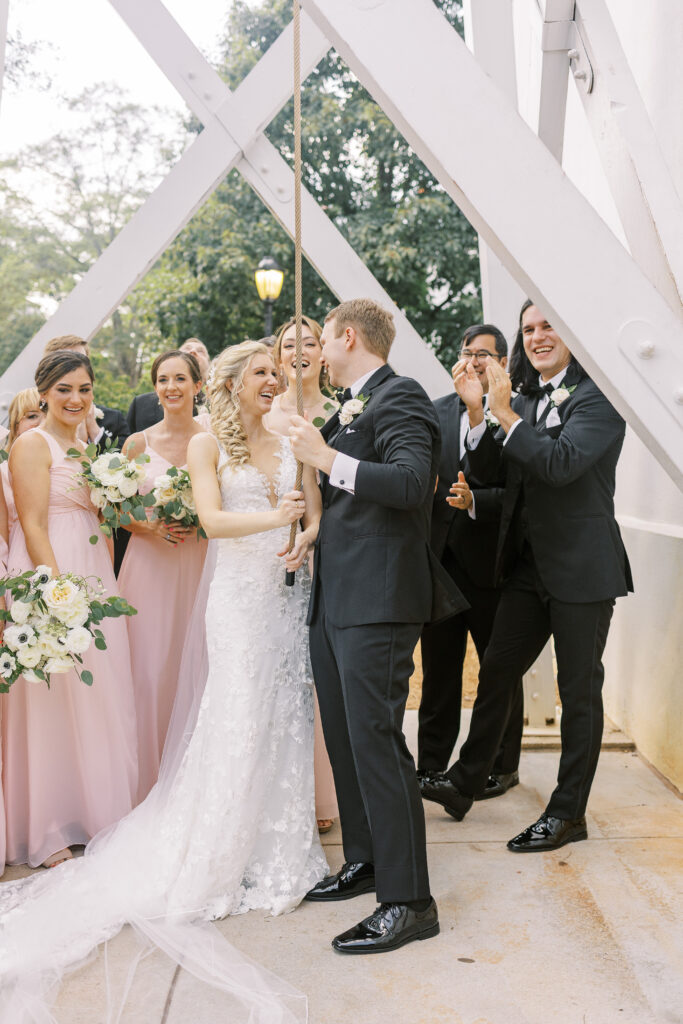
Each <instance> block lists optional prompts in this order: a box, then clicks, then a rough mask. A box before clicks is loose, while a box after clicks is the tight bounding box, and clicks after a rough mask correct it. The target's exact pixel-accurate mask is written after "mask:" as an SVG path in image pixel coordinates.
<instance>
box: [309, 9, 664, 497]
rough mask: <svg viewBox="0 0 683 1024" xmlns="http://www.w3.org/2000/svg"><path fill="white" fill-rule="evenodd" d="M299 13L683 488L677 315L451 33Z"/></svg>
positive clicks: (412, 22) (344, 12)
mask: <svg viewBox="0 0 683 1024" xmlns="http://www.w3.org/2000/svg"><path fill="white" fill-rule="evenodd" d="M303 5H304V7H305V9H306V11H307V12H308V13H309V14H310V15H311V17H312V18H313V19H314V20H315V21H316V23H317V24H318V25H319V27H320V28H321V29H322V31H323V32H324V33H325V35H326V36H327V38H328V39H329V40H330V42H331V43H332V44H333V45H334V47H335V48H336V50H337V51H338V52H339V53H340V55H341V56H342V57H343V58H344V60H346V62H347V63H348V64H349V66H350V68H351V70H352V71H353V72H354V73H355V74H356V75H357V77H358V78H359V79H360V81H361V82H362V83H363V85H364V86H365V87H366V88H367V89H368V90H369V92H370V93H371V94H372V95H373V96H374V98H375V99H376V100H377V101H378V102H379V103H380V104H381V106H382V107H383V108H384V110H385V112H386V113H387V114H388V116H389V117H391V118H392V120H393V121H394V123H395V124H396V125H397V127H398V128H399V129H400V130H401V131H402V132H403V134H404V136H405V137H406V139H407V140H408V142H409V143H410V144H411V145H412V146H413V148H414V149H415V151H416V152H417V154H418V155H419V156H420V157H421V158H422V160H423V161H424V162H425V164H426V165H427V166H428V167H429V169H430V170H431V171H432V173H433V174H434V175H435V176H436V177H437V179H438V180H439V181H440V182H441V184H442V185H443V186H444V188H445V189H446V190H447V191H448V193H449V194H450V195H451V197H452V198H453V199H454V200H455V201H456V202H457V203H458V205H459V206H460V207H461V209H462V210H463V212H464V213H465V214H466V216H467V217H468V219H469V220H470V221H471V223H472V224H473V225H474V227H475V228H476V229H477V230H478V231H479V232H480V233H481V234H482V235H483V236H484V238H485V240H486V242H487V243H488V244H489V245H490V246H491V247H492V248H493V249H494V251H495V252H496V253H497V254H498V256H499V257H500V258H501V260H502V261H503V263H504V264H505V266H506V267H507V269H508V270H509V271H510V272H511V273H512V274H513V275H514V277H515V278H516V279H517V281H519V283H520V284H521V285H522V287H523V288H524V289H525V291H527V293H528V294H529V295H530V296H531V297H532V298H533V299H534V300H535V301H536V302H538V304H539V305H540V306H541V307H542V308H543V309H544V310H545V311H546V312H547V314H548V316H549V317H551V318H552V321H553V323H554V324H555V325H556V327H557V329H558V330H559V332H560V334H561V335H562V337H564V339H565V340H566V342H567V344H568V345H569V346H570V348H571V349H572V351H573V352H574V353H575V355H576V356H577V358H578V359H579V360H580V361H581V362H582V363H583V364H584V366H585V367H586V370H587V371H588V372H589V373H590V375H591V376H592V377H593V378H594V379H595V381H596V383H597V384H598V385H599V386H600V387H601V388H602V390H603V391H604V392H605V394H606V395H607V396H608V397H609V399H610V400H611V401H612V402H613V403H614V404H615V405H616V407H617V408H618V409H619V411H620V412H621V413H622V414H623V415H624V416H625V417H626V418H627V419H628V421H629V423H630V424H631V426H632V427H633V428H634V430H635V431H636V432H637V433H638V434H639V436H640V437H641V438H642V440H643V441H644V442H645V444H646V445H648V447H649V448H650V449H651V451H652V452H653V454H654V455H655V457H656V458H657V459H658V460H659V461H660V462H661V464H662V465H663V466H664V468H665V469H666V471H667V472H668V473H669V474H670V475H671V477H672V479H673V480H674V481H675V482H676V483H677V485H678V486H679V487H681V488H682V489H683V345H682V344H681V342H682V341H683V332H682V330H681V324H680V321H679V320H678V319H677V318H676V317H675V315H674V314H673V312H672V311H671V309H670V307H669V306H668V304H667V303H666V302H665V300H664V299H663V298H662V297H661V295H660V294H659V293H658V292H657V291H656V290H655V288H653V286H652V285H651V284H650V282H649V281H648V280H647V278H645V277H644V275H643V274H642V272H641V271H640V269H639V268H638V266H637V264H636V263H635V262H634V260H633V259H632V258H631V256H630V255H629V254H628V253H627V252H626V251H625V249H624V248H623V246H622V245H621V244H620V243H619V242H618V241H617V239H616V238H615V237H614V235H613V234H612V232H611V231H610V230H609V228H608V227H607V226H606V225H605V223H604V222H603V221H602V219H601V218H600V217H599V216H598V214H597V213H596V212H595V210H594V209H593V208H592V206H591V205H590V203H589V202H588V201H587V200H586V199H585V198H584V196H582V195H581V193H580V192H579V191H578V189H576V188H575V187H574V186H573V185H572V184H571V182H570V181H569V180H568V179H567V177H566V176H565V175H564V173H563V172H562V169H561V168H560V167H559V165H558V163H557V161H556V160H555V159H554V157H553V156H552V155H551V154H550V153H549V152H548V150H547V148H546V147H545V146H544V145H543V143H542V142H541V141H540V140H539V139H538V138H537V137H536V135H534V133H533V132H532V131H531V130H530V129H529V128H528V126H527V125H525V124H524V122H523V121H522V119H521V118H520V117H519V116H518V115H517V114H516V112H515V111H514V110H513V108H512V106H511V104H510V102H509V100H508V99H507V97H505V95H504V94H502V93H501V92H500V90H499V89H498V88H497V87H496V85H495V84H494V83H493V82H492V81H491V79H490V78H489V77H488V76H487V75H486V74H485V73H484V72H483V71H482V69H481V68H480V67H479V65H478V64H477V61H476V60H475V58H474V57H473V56H472V55H471V54H470V53H469V51H468V50H467V47H466V46H465V44H464V43H463V41H462V40H461V39H460V38H459V36H458V34H457V33H456V32H455V31H454V30H453V29H452V28H451V27H450V25H449V24H448V22H447V21H446V19H445V18H444V17H443V15H442V14H441V13H440V12H439V11H438V10H437V8H436V6H435V5H434V4H433V3H432V2H431V0H394V2H393V3H391V4H388V3H380V4H377V3H368V0H355V2H349V3H344V4H340V3H338V2H337V0H303ZM378 39H382V46H381V47H378V46H377V44H376V41H377V40H378ZM397 53H410V55H411V64H412V65H413V66H414V67H418V68H419V69H420V73H419V75H411V76H406V74H405V67H404V65H403V63H402V62H401V61H397V60H396V59H395V55H396V54H397ZM444 125H448V126H450V128H449V130H448V131H444ZM501 151H502V152H504V153H509V154H514V158H513V159H510V160H507V161H501V160H500V153H501Z"/></svg>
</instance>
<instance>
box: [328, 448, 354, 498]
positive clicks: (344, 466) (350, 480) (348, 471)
mask: <svg viewBox="0 0 683 1024" xmlns="http://www.w3.org/2000/svg"><path fill="white" fill-rule="evenodd" d="M357 471H358V459H352V458H351V456H350V455H345V454H344V452H337V454H336V455H335V458H334V462H333V463H332V469H331V470H330V483H331V484H332V486H333V487H339V488H340V489H341V490H342V491H348V492H349V494H355V493H356V472H357Z"/></svg>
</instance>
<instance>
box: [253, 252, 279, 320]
mask: <svg viewBox="0 0 683 1024" xmlns="http://www.w3.org/2000/svg"><path fill="white" fill-rule="evenodd" d="M284 277H285V272H284V270H283V269H282V267H281V266H280V264H279V263H278V262H277V260H274V259H273V258H272V257H271V256H266V258H265V259H262V260H261V262H260V263H259V265H258V267H257V268H256V270H255V271H254V281H255V282H256V291H257V292H258V295H259V299H260V300H261V302H262V303H263V305H264V322H265V324H264V325H265V335H266V337H268V336H269V335H271V334H272V333H273V303H274V302H275V301H276V300H277V298H278V296H279V295H280V292H281V291H282V282H283V280H284Z"/></svg>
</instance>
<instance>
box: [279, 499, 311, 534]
mask: <svg viewBox="0 0 683 1024" xmlns="http://www.w3.org/2000/svg"><path fill="white" fill-rule="evenodd" d="M305 511H306V502H305V500H304V492H303V491H289V492H288V493H287V494H284V495H283V497H282V501H281V502H280V504H279V505H278V507H277V509H276V514H277V517H278V519H279V525H280V526H289V525H290V524H291V523H296V522H297V520H299V519H301V517H302V516H303V515H304V513H305Z"/></svg>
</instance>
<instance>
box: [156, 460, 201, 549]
mask: <svg viewBox="0 0 683 1024" xmlns="http://www.w3.org/2000/svg"><path fill="white" fill-rule="evenodd" d="M152 494H153V496H154V516H155V518H156V519H160V520H161V521H162V523H168V524H169V525H172V524H173V523H180V525H181V526H190V527H196V529H197V540H199V538H200V537H206V534H205V533H204V530H203V529H202V527H201V526H200V525H199V517H198V516H197V509H196V508H195V503H194V497H193V496H192V483H191V481H190V474H189V473H188V471H187V470H186V469H178V468H177V467H176V466H171V467H170V469H167V470H166V472H165V473H164V474H163V476H158V477H157V478H156V480H155V481H154V489H153V490H152Z"/></svg>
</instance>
